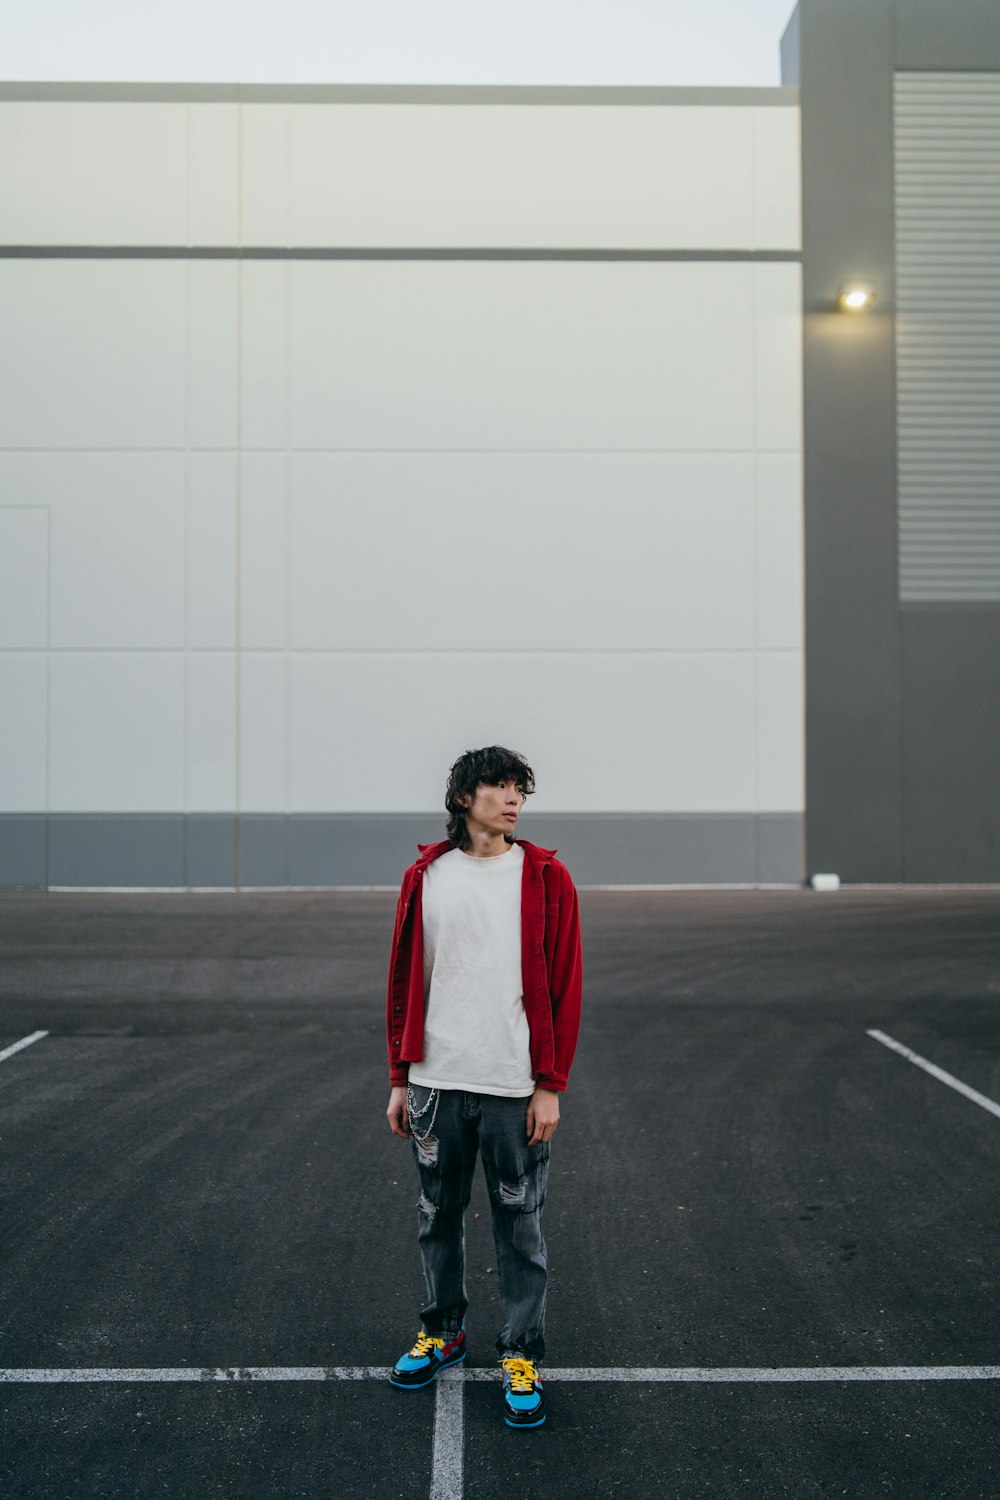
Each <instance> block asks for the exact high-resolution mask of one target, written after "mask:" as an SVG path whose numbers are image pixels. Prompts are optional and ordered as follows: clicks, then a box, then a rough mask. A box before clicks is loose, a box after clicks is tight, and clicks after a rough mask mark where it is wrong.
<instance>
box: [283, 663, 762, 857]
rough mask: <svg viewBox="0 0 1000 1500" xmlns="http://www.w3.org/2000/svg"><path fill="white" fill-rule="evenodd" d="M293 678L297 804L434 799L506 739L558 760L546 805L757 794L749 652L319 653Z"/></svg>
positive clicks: (657, 805)
mask: <svg viewBox="0 0 1000 1500" xmlns="http://www.w3.org/2000/svg"><path fill="white" fill-rule="evenodd" d="M289 674H290V682H289V705H288V714H289V734H290V742H291V748H290V757H291V759H290V767H289V772H290V774H289V811H291V812H299V811H307V810H311V811H335V810H336V811H340V810H346V811H354V810H356V809H358V810H359V809H367V810H370V811H379V812H393V811H403V810H410V811H412V810H414V809H422V808H426V807H428V806H436V805H437V796H438V789H439V786H440V783H441V776H442V767H444V768H445V770H447V767H448V766H449V765H450V764H451V761H452V760H454V758H455V755H456V754H458V753H460V751H461V750H463V749H465V748H466V747H467V746H472V745H480V744H490V743H493V742H495V741H496V740H499V741H500V742H501V743H503V744H509V745H511V746H512V747H514V748H515V749H519V750H522V751H523V753H524V754H526V755H527V756H528V758H529V760H530V761H531V763H532V765H533V766H535V761H536V760H537V761H539V762H541V763H543V764H550V765H553V766H558V777H553V780H552V782H551V783H550V786H552V788H553V789H552V790H551V791H550V792H547V794H546V797H545V801H544V803H543V801H542V797H541V795H539V796H538V797H537V798H536V799H533V802H532V806H535V807H539V808H542V807H544V809H545V811H547V812H557V811H569V810H577V811H578V810H580V809H586V810H587V811H600V810H603V809H607V808H615V809H617V810H619V811H626V812H627V811H641V810H646V811H650V812H655V811H664V810H668V809H670V810H676V811H705V810H709V809H710V810H713V811H720V812H722V811H737V810H746V809H748V808H752V807H753V806H754V798H755V786H754V771H755V756H754V663H753V657H752V655H751V654H750V653H741V654H739V655H726V654H724V653H722V652H711V653H708V652H705V653H695V654H683V653H662V654H661V653H658V652H640V653H633V652H618V651H600V652H597V651H595V652H565V653H558V652H552V653H549V652H536V653H533V654H531V655H528V654H525V653H520V654H518V653H514V652H510V653H508V652H491V653H489V654H488V655H478V654H477V653H475V652H468V653H458V652H455V653H452V652H447V653H446V652H441V653H437V654H434V655H423V654H421V653H419V652H411V653H405V654H395V653H381V652H360V653H356V654H354V653H351V654H346V653H336V654H330V655H327V654H326V653H323V652H310V653H308V654H297V653H293V654H291V655H290V657H289ZM272 713H275V714H276V713H277V704H272ZM445 747H447V748H445ZM401 752H403V753H401ZM445 756H447V757H448V758H447V759H445V758H443V757H445ZM425 757H426V759H425ZM535 769H536V770H537V769H538V767H537V766H535ZM556 788H558V789H557V790H556ZM431 789H433V793H434V795H433V797H431V796H430V792H431ZM527 836H528V837H530V834H529V835H527Z"/></svg>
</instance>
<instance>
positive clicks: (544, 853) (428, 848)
mask: <svg viewBox="0 0 1000 1500" xmlns="http://www.w3.org/2000/svg"><path fill="white" fill-rule="evenodd" d="M514 843H515V844H520V846H521V848H522V849H523V850H524V857H525V859H530V860H532V861H533V862H534V863H535V864H539V865H546V864H548V862H549V860H550V859H551V858H552V856H553V855H554V854H555V852H556V851H555V849H543V848H542V846H541V844H532V843H530V842H529V840H528V839H515V840H514ZM457 847H458V846H457V844H453V843H452V841H451V839H439V840H438V842H437V843H436V844H418V845H417V848H418V849H419V850H420V858H419V859H418V860H417V864H418V865H423V866H426V865H429V864H430V862H431V860H432V859H438V858H439V857H440V856H441V855H442V854H447V853H448V850H449V849H456V848H457Z"/></svg>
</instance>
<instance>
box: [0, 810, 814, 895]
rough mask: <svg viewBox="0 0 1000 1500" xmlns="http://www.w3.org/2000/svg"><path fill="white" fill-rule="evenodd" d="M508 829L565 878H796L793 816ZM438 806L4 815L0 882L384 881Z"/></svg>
mask: <svg viewBox="0 0 1000 1500" xmlns="http://www.w3.org/2000/svg"><path fill="white" fill-rule="evenodd" d="M518 833H519V834H520V835H521V836H523V837H524V838H526V839H531V840H532V842H534V843H537V844H542V845H544V846H545V847H546V848H550V849H551V848H555V849H557V850H558V852H559V857H560V859H562V860H563V861H564V862H565V864H566V865H567V866H568V867H569V870H570V872H571V874H572V875H573V879H574V880H575V881H576V884H577V885H578V886H589V885H702V884H704V885H787V884H800V883H801V882H802V881H803V880H804V878H805V877H804V851H803V818H802V814H801V813H549V814H545V813H539V814H538V815H537V816H536V815H534V814H529V815H528V816H526V817H525V818H523V819H522V821H521V823H520V825H519V826H518ZM445 836H446V830H445V817H444V813H443V811H442V812H440V813H434V812H429V813H313V814H310V813H295V814H288V815H286V814H282V813H244V814H242V815H240V816H239V817H238V818H237V817H236V816H235V815H233V814H214V813H213V814H206V813H189V814H186V815H185V814H182V813H53V814H50V815H48V816H46V815H45V814H43V813H6V814H2V815H0V887H3V888H5V889H12V888H13V889H29V890H47V889H51V888H54V887H60V888H66V887H79V888H81V889H82V888H88V889H94V888H98V889H107V888H109V887H112V888H119V889H127V888H130V887H134V888H142V889H150V888H152V889H191V888H218V889H223V890H232V889H234V888H254V887H258V888H259V887H285V886H288V887H302V886H307V887H313V886H314V887H318V888H329V887H337V886H359V885H373V886H389V887H394V886H398V884H399V881H400V877H401V876H402V873H403V870H404V869H405V868H406V866H407V865H408V864H409V863H410V862H411V861H412V860H413V859H415V858H416V853H417V844H418V843H421V844H427V843H432V842H433V841H434V840H436V839H440V838H444V837H445Z"/></svg>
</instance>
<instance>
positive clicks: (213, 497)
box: [187, 453, 236, 647]
mask: <svg viewBox="0 0 1000 1500" xmlns="http://www.w3.org/2000/svg"><path fill="white" fill-rule="evenodd" d="M187 487H188V510H187V643H188V645H189V646H192V647H213V646H214V647H232V646H234V645H235V643H236V455H235V453H190V454H188V457H187Z"/></svg>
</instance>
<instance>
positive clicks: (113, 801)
mask: <svg viewBox="0 0 1000 1500" xmlns="http://www.w3.org/2000/svg"><path fill="white" fill-rule="evenodd" d="M49 673H50V682H49V701H50V704H51V709H50V715H51V716H50V721H49V778H50V780H49V787H50V803H49V810H50V812H179V811H181V810H182V808H183V795H184V775H183V746H184V657H183V655H182V654H181V653H180V652H166V651H95V652H91V651H58V652H53V653H52V656H51V659H50V665H49Z"/></svg>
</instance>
